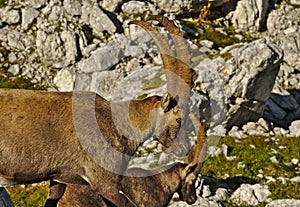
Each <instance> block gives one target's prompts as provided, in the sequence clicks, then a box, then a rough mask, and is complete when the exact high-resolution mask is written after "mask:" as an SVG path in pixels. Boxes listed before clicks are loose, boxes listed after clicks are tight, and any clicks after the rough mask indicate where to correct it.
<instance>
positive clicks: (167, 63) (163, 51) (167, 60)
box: [129, 20, 177, 96]
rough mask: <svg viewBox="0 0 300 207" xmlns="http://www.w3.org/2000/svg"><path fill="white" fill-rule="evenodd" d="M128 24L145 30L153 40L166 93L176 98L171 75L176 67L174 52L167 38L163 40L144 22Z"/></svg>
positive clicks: (153, 28)
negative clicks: (160, 61) (165, 83)
mask: <svg viewBox="0 0 300 207" xmlns="http://www.w3.org/2000/svg"><path fill="white" fill-rule="evenodd" d="M129 24H136V25H138V26H140V27H142V28H143V29H144V30H146V31H147V32H148V33H149V34H150V35H151V37H152V38H153V40H154V42H155V44H156V46H157V49H158V51H159V53H160V56H161V59H162V61H163V65H164V69H165V73H166V79H167V91H168V92H169V93H170V94H172V95H173V96H176V95H177V94H176V90H175V88H176V81H175V80H174V77H173V76H174V75H172V72H173V70H174V69H173V67H174V66H175V65H176V62H177V60H176V58H174V57H175V52H174V51H173V50H172V49H171V47H170V45H169V42H168V40H167V38H165V37H164V36H163V35H162V34H161V33H160V32H159V31H158V29H157V28H156V27H154V26H152V25H151V24H150V23H148V22H145V21H139V20H133V21H131V22H130V23H129Z"/></svg>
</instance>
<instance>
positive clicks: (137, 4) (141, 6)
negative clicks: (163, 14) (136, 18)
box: [122, 1, 156, 14]
mask: <svg viewBox="0 0 300 207" xmlns="http://www.w3.org/2000/svg"><path fill="white" fill-rule="evenodd" d="M122 11H123V12H124V13H126V14H142V13H144V12H151V13H152V14H153V13H156V12H155V11H156V8H155V6H154V5H153V4H151V3H149V2H143V1H129V2H126V3H124V4H123V5H122Z"/></svg>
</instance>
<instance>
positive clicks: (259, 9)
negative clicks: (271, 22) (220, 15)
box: [229, 0, 269, 31]
mask: <svg viewBox="0 0 300 207" xmlns="http://www.w3.org/2000/svg"><path fill="white" fill-rule="evenodd" d="M268 8H269V1H264V0H250V1H249V0H240V1H238V3H237V7H236V10H235V11H234V12H232V13H231V14H230V15H229V16H230V17H229V18H230V19H231V22H232V24H233V26H234V27H235V28H236V29H240V30H243V31H247V30H251V31H259V30H261V29H262V28H263V27H264V23H265V21H266V17H267V16H266V15H267V10H268Z"/></svg>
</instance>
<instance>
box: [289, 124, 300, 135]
mask: <svg viewBox="0 0 300 207" xmlns="http://www.w3.org/2000/svg"><path fill="white" fill-rule="evenodd" d="M289 129H290V136H294V137H300V131H299V129H300V120H296V121H293V122H292V124H291V126H290V127H289Z"/></svg>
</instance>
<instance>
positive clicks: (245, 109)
mask: <svg viewBox="0 0 300 207" xmlns="http://www.w3.org/2000/svg"><path fill="white" fill-rule="evenodd" d="M232 55H233V57H232V58H231V59H229V60H228V61H227V62H226V65H225V66H224V67H223V68H222V69H221V70H220V73H221V77H222V79H223V81H224V86H223V89H224V92H225V95H226V97H227V100H228V102H229V100H230V108H229V111H228V114H227V115H228V119H227V123H226V125H227V126H226V127H227V128H228V129H229V128H231V126H233V125H236V126H241V125H243V124H244V123H246V122H248V121H251V120H252V121H255V120H258V118H259V117H260V116H261V114H262V112H263V109H264V106H265V102H266V101H267V100H268V98H269V96H270V94H271V91H272V88H273V86H274V84H275V80H276V76H277V73H278V71H279V66H280V63H281V61H282V56H283V53H282V50H281V49H280V48H279V47H278V46H277V45H275V44H273V43H271V42H268V41H266V40H265V39H259V40H256V41H254V42H251V43H249V44H247V45H245V46H243V47H241V48H239V49H237V50H235V51H234V53H233V54H232Z"/></svg>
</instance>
